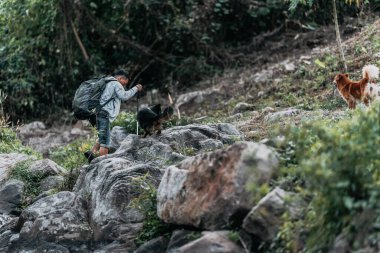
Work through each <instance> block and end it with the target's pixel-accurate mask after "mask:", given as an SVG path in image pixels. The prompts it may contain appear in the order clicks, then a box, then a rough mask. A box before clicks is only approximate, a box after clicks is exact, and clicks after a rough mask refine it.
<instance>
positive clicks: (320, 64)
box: [314, 59, 326, 69]
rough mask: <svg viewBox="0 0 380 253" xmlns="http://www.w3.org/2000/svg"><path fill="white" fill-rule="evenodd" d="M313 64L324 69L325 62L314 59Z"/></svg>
mask: <svg viewBox="0 0 380 253" xmlns="http://www.w3.org/2000/svg"><path fill="white" fill-rule="evenodd" d="M314 62H315V64H317V65H318V66H319V67H321V68H323V69H325V68H326V64H325V63H324V62H322V61H321V60H319V59H316V60H315V61H314Z"/></svg>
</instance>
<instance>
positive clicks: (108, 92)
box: [100, 77, 137, 122]
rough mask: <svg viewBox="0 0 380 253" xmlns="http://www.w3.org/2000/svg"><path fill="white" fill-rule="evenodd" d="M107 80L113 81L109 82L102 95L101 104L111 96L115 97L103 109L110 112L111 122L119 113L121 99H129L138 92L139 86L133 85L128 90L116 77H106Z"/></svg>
mask: <svg viewBox="0 0 380 253" xmlns="http://www.w3.org/2000/svg"><path fill="white" fill-rule="evenodd" d="M106 80H107V81H108V80H111V81H110V82H108V83H107V86H106V88H105V89H104V91H103V94H102V96H101V97H100V104H101V105H102V104H104V103H106V102H107V101H108V100H109V99H110V98H114V99H112V100H111V101H110V102H108V104H106V105H105V106H104V107H103V110H105V111H107V112H108V114H109V119H110V122H112V121H114V120H115V119H116V117H117V115H119V112H120V104H121V101H127V100H128V99H130V98H132V97H133V96H134V95H135V94H136V92H137V88H136V87H133V88H132V89H130V90H127V91H126V90H124V87H123V86H122V85H121V83H119V82H118V81H117V80H116V78H114V77H106Z"/></svg>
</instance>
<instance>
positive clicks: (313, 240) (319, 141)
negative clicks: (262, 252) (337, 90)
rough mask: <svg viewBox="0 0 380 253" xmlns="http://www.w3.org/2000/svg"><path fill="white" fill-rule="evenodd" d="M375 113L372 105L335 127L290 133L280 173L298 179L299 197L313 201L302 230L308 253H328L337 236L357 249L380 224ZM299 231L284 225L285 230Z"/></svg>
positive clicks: (319, 125)
mask: <svg viewBox="0 0 380 253" xmlns="http://www.w3.org/2000/svg"><path fill="white" fill-rule="evenodd" d="M379 114H380V105H379V104H376V105H374V106H373V107H371V108H370V109H368V110H363V111H359V110H358V111H355V112H354V114H353V115H352V118H349V119H344V120H341V121H340V122H337V123H335V122H332V121H329V122H313V123H309V124H307V125H305V126H303V127H301V128H292V129H291V130H290V132H289V134H288V138H289V140H291V142H292V143H293V146H292V147H293V148H291V149H292V150H293V152H292V151H290V150H287V151H286V156H288V157H289V158H290V159H285V160H284V161H286V162H285V163H284V164H285V168H284V171H285V173H286V174H287V175H290V176H292V177H294V178H299V179H300V180H299V182H302V185H299V186H298V187H295V188H296V189H298V191H299V192H301V193H302V194H304V195H305V196H311V197H312V200H311V202H310V205H309V209H308V212H307V214H306V217H305V220H304V224H303V225H302V228H303V229H304V230H306V232H305V233H304V236H305V237H307V244H306V250H307V251H306V252H327V251H328V249H329V247H330V246H331V243H332V242H333V240H334V239H335V237H336V236H338V235H339V234H344V235H345V237H346V238H348V241H349V242H351V244H352V245H350V246H351V247H352V248H353V249H360V248H361V247H363V245H365V244H367V243H370V242H368V241H367V239H368V238H370V236H369V235H370V233H371V232H373V231H374V229H375V228H376V227H378V226H379V225H380V224H379V220H378V219H377V217H378V216H379V214H380V205H379V203H380V173H379V166H380V149H379V148H378V144H379V143H380V134H379V133H380V120H379ZM300 227H301V226H300V225H299V224H298V225H296V224H293V225H289V223H287V229H290V228H291V229H300ZM293 233H295V234H297V233H299V231H296V232H295V231H294V230H293Z"/></svg>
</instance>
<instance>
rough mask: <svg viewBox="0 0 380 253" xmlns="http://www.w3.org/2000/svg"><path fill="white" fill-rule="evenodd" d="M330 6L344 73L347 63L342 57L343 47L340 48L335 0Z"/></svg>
mask: <svg viewBox="0 0 380 253" xmlns="http://www.w3.org/2000/svg"><path fill="white" fill-rule="evenodd" d="M332 4H333V15H334V24H335V33H336V41H337V42H338V48H339V54H340V60H341V62H343V66H344V71H345V72H347V63H346V59H345V57H344V52H343V47H342V41H341V39H340V32H339V24H338V13H337V11H336V2H335V0H332Z"/></svg>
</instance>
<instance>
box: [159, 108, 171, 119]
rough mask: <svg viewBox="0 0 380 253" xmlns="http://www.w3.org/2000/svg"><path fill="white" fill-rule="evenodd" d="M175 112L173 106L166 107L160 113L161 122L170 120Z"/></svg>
mask: <svg viewBox="0 0 380 253" xmlns="http://www.w3.org/2000/svg"><path fill="white" fill-rule="evenodd" d="M173 113H174V109H173V107H171V106H168V107H166V108H165V109H164V111H163V112H162V113H161V115H160V121H161V122H164V121H168V120H169V119H170V117H171V116H173Z"/></svg>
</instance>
